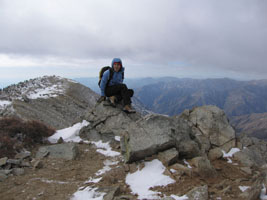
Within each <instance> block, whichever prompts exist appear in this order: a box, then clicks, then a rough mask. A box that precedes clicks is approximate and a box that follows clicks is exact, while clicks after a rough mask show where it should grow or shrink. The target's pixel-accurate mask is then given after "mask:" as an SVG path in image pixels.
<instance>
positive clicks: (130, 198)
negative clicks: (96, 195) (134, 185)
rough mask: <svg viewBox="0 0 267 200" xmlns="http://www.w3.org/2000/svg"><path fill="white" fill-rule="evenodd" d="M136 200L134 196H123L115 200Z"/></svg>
mask: <svg viewBox="0 0 267 200" xmlns="http://www.w3.org/2000/svg"><path fill="white" fill-rule="evenodd" d="M135 199H136V197H135V196H132V195H121V196H118V197H115V198H114V200H135Z"/></svg>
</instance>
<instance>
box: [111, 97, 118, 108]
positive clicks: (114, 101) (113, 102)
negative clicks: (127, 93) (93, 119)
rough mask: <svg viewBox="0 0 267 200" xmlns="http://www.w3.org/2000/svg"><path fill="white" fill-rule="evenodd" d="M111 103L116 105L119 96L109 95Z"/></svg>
mask: <svg viewBox="0 0 267 200" xmlns="http://www.w3.org/2000/svg"><path fill="white" fill-rule="evenodd" d="M109 101H110V105H111V106H113V107H116V101H117V98H116V97H115V96H111V97H109Z"/></svg>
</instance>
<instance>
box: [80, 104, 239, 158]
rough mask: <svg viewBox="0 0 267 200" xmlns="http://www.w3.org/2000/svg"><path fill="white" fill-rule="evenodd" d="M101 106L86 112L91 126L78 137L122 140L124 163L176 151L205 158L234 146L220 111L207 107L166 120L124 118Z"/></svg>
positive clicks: (117, 111) (136, 116)
mask: <svg viewBox="0 0 267 200" xmlns="http://www.w3.org/2000/svg"><path fill="white" fill-rule="evenodd" d="M104 105H105V104H103V103H101V104H98V105H96V106H95V107H94V108H93V109H91V110H90V111H88V112H87V114H86V115H85V119H86V120H87V121H89V122H90V125H89V126H87V127H86V128H84V129H82V131H81V132H80V135H81V136H82V137H84V138H86V139H89V140H99V139H102V140H112V138H114V137H115V136H120V137H121V150H122V153H123V155H124V157H125V161H126V162H133V161H137V160H142V159H144V158H145V157H148V156H152V155H154V154H157V153H159V152H162V151H165V150H168V149H172V148H175V149H176V151H177V154H178V155H179V157H180V158H194V157H197V156H200V155H206V154H207V153H208V152H209V150H211V149H212V148H215V147H217V148H218V147H220V148H221V149H224V148H225V146H227V148H228V149H230V148H231V147H234V145H235V142H234V143H233V142H232V143H231V141H232V140H234V141H235V132H234V130H233V128H232V127H231V126H230V125H229V123H228V120H227V118H226V116H225V114H224V112H223V111H222V110H220V109H219V108H217V107H215V106H206V107H201V108H196V109H194V110H192V111H188V114H185V113H183V114H182V115H181V116H176V117H172V118H171V117H168V116H164V115H157V114H149V115H146V116H144V117H142V116H141V115H140V114H138V113H137V114H131V115H127V114H125V113H124V112H121V110H120V108H113V107H110V106H104Z"/></svg>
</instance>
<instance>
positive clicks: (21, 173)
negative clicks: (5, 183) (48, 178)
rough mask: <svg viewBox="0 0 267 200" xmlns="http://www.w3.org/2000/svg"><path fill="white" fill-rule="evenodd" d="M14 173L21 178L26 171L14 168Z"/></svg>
mask: <svg viewBox="0 0 267 200" xmlns="http://www.w3.org/2000/svg"><path fill="white" fill-rule="evenodd" d="M12 173H13V174H14V175H16V176H20V175H23V174H25V170H24V169H23V168H13V169H12Z"/></svg>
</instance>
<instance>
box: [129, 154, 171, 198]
mask: <svg viewBox="0 0 267 200" xmlns="http://www.w3.org/2000/svg"><path fill="white" fill-rule="evenodd" d="M164 171H165V167H164V165H163V164H162V163H161V162H160V161H159V160H157V159H155V160H152V161H151V162H145V167H144V168H143V169H141V170H138V171H136V172H135V173H132V174H131V173H129V174H127V176H126V180H125V182H126V183H127V184H128V185H129V186H130V188H131V190H132V192H133V193H134V194H137V195H138V199H159V198H160V197H159V196H158V194H159V192H155V191H152V190H150V189H149V188H151V187H155V186H166V185H168V184H170V183H174V182H175V181H174V180H173V179H171V178H170V177H169V176H166V175H164V174H163V172H164Z"/></svg>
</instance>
